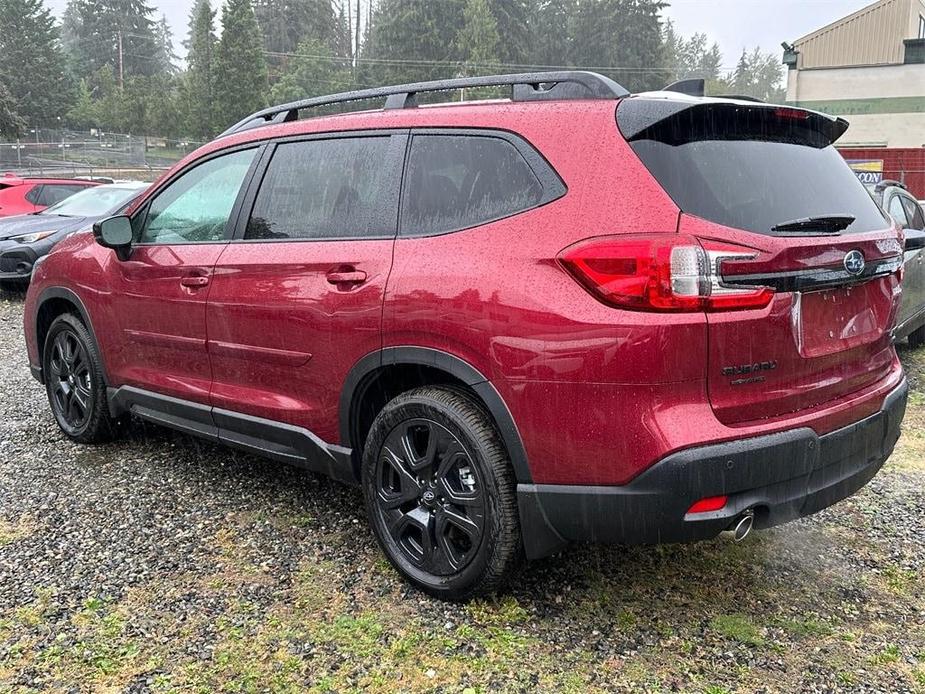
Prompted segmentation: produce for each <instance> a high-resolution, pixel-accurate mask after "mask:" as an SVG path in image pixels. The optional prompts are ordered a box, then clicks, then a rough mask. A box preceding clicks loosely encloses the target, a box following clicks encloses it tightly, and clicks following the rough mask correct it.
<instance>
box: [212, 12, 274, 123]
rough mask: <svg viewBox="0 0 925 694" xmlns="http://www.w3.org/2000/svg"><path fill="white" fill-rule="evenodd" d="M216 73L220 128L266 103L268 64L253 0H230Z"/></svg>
mask: <svg viewBox="0 0 925 694" xmlns="http://www.w3.org/2000/svg"><path fill="white" fill-rule="evenodd" d="M213 74H214V78H215V81H214V83H213V84H214V91H213V103H214V111H213V113H214V114H215V121H214V122H215V128H216V130H224V129H225V128H226V127H228V126H229V125H232V124H233V123H235V122H237V121H238V120H240V119H241V118H243V117H244V116H246V115H248V114H249V113H251V112H253V111H256V110H258V109H260V108H261V107H263V106H264V105H265V103H266V100H265V98H266V92H267V64H266V61H265V60H264V55H263V37H262V36H261V34H260V28H259V27H258V26H257V18H256V16H255V15H254V8H253V6H252V5H251V2H250V0H226V2H225V5H224V7H223V8H222V35H221V38H220V39H219V41H218V45H217V46H216V50H215V70H214V73H213Z"/></svg>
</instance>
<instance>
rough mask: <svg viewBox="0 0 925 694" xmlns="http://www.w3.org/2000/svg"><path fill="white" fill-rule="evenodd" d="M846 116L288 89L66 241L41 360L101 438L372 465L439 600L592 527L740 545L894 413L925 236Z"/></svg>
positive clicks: (361, 475)
mask: <svg viewBox="0 0 925 694" xmlns="http://www.w3.org/2000/svg"><path fill="white" fill-rule="evenodd" d="M486 85H509V86H511V98H510V100H504V101H500V102H499V101H483V102H474V103H452V104H441V105H433V106H420V107H418V106H417V104H416V95H417V94H419V93H421V92H425V91H435V90H447V89H451V88H460V87H467V88H474V87H482V86H486ZM370 98H385V99H386V101H385V106H384V108H382V109H381V110H374V111H364V112H354V113H347V114H341V115H334V116H325V117H318V118H303V119H301V120H300V119H299V116H300V112H301V113H302V115H306V112H308V111H309V109H311V108H312V107H315V106H319V105H330V104H339V103H343V102H349V101H354V100H359V99H370ZM846 128H847V123H846V122H845V121H843V120H841V119H837V118H833V117H830V116H827V115H823V114H821V113H815V112H812V111H806V110H802V109H795V108H789V107H787V108H785V107H778V106H773V105H767V104H763V103H755V102H750V101H745V100H735V99H722V98H703V97H698V96H689V95H685V94H682V93H677V92H672V91H664V92H655V93H646V94H637V95H629V94H628V93H627V92H626V90H624V89H622V88H621V87H620V86H619V85H617V84H616V83H614V82H612V81H611V80H609V79H607V78H604V77H601V76H599V75H595V74H592V73H581V72H564V73H542V74H531V75H507V76H501V77H486V78H474V79H462V80H450V81H447V82H438V83H424V84H416V85H405V86H402V87H391V88H382V89H374V90H367V91H364V92H355V93H350V94H346V95H336V96H333V97H324V98H319V99H312V100H307V101H303V102H297V103H294V104H287V105H285V106H280V107H275V108H271V109H267V110H265V111H263V112H260V113H257V114H255V115H254V116H252V117H250V118H248V119H246V120H245V121H242V122H241V123H239V124H238V125H236V126H234V127H233V128H231V129H230V130H229V131H228V132H227V133H225V134H224V135H223V136H222V137H220V138H218V139H216V140H215V141H214V142H212V143H210V144H208V145H206V146H204V147H203V148H201V149H200V150H198V151H197V152H195V153H193V154H192V155H190V156H189V157H187V158H186V159H185V160H184V161H182V162H181V163H179V164H178V165H177V166H176V167H175V168H174V169H173V170H172V171H171V172H169V173H168V174H167V175H166V176H165V177H163V178H162V179H161V180H160V181H159V182H158V183H156V184H155V185H154V186H153V187H152V188H151V189H150V190H149V192H147V193H146V194H145V195H144V196H143V197H142V198H141V200H140V202H138V203H136V204H135V205H134V206H133V207H132V208H131V209H130V210H129V212H128V214H127V216H120V217H113V218H110V219H108V220H105V221H103V222H101V223H98V224H97V225H96V228H95V230H94V231H95V236H96V238H94V235H90V234H77V235H74V236H72V237H71V238H69V239H67V240H65V241H63V242H62V243H61V244H60V245H59V246H57V247H56V248H55V250H54V251H53V252H52V253H51V254H50V255H48V256H47V257H46V258H45V259H44V260H43V261H40V262H39V264H38V265H37V266H36V268H35V272H34V277H33V281H32V285H31V287H30V289H29V292H28V295H27V300H26V311H25V331H26V337H27V341H28V348H29V358H30V361H31V364H32V371H33V374H34V375H35V376H36V378H38V379H39V380H41V381H42V382H44V383H45V385H46V388H47V391H48V398H49V401H50V403H51V409H52V412H53V413H54V416H55V419H56V420H57V422H58V424H59V426H60V427H61V429H62V430H63V431H64V432H65V433H66V434H67V435H68V436H69V437H71V438H72V439H74V440H76V441H82V442H97V441H102V440H105V439H106V438H107V437H109V436H110V435H112V433H113V432H114V431H115V430H116V429H117V428H118V422H119V420H120V419H121V418H122V417H124V416H126V415H127V414H134V415H136V416H138V417H141V418H144V419H147V420H150V421H152V422H156V423H158V424H163V425H166V426H170V427H174V428H177V429H179V430H181V431H184V432H188V433H191V434H196V435H199V436H202V437H205V438H207V439H211V440H213V441H220V442H224V443H226V444H228V445H231V446H235V447H237V448H242V449H245V450H248V451H254V452H257V453H260V454H262V455H266V456H268V457H270V458H274V459H276V460H280V461H283V462H287V463H294V464H297V465H302V466H305V467H307V468H309V469H311V470H316V471H321V472H324V473H326V474H328V475H331V476H332V477H334V478H337V479H339V480H343V481H346V482H350V483H353V484H359V485H361V487H362V490H363V494H364V498H365V503H366V506H367V510H368V514H369V519H370V523H371V525H372V528H373V531H374V533H375V535H376V537H377V538H378V540H379V542H380V544H381V546H382V548H383V550H384V552H385V554H386V555H387V556H388V558H389V559H390V560H391V561H392V563H393V564H394V565H395V566H396V567H397V569H398V570H399V571H400V572H401V573H402V574H403V575H404V576H405V577H406V578H407V579H409V580H410V581H411V582H412V583H413V584H414V585H416V586H418V587H420V588H421V589H423V590H425V591H427V592H429V593H431V594H433V595H437V596H440V597H443V598H451V599H459V598H466V597H469V596H471V595H474V594H477V593H480V592H484V591H488V590H492V589H494V588H496V587H497V586H498V585H499V584H500V583H501V582H502V581H503V580H504V579H505V577H507V576H508V575H509V572H510V571H511V569H512V567H513V566H514V564H515V563H516V561H517V559H518V557H520V556H521V555H526V557H527V558H536V557H540V556H543V555H546V554H549V553H551V552H554V551H556V550H558V549H559V548H561V547H562V546H563V545H564V544H566V543H568V542H573V541H591V542H614V543H656V542H675V541H689V540H698V539H704V538H711V537H714V536H716V535H717V534H719V533H720V532H721V531H724V530H727V529H732V528H736V529H737V530H738V533H739V535H744V534H746V533H747V532H748V530H749V529H750V528H751V527H752V524H754V526H755V527H758V528H767V527H770V526H773V525H777V524H779V523H783V522H786V521H789V520H792V519H794V518H798V517H800V516H805V515H808V514H811V513H814V512H816V511H818V510H820V509H822V508H825V507H827V506H829V505H830V504H833V503H834V502H836V501H838V500H840V499H843V498H845V497H846V496H849V495H850V494H852V493H853V492H855V491H856V490H857V489H859V488H860V487H862V486H863V485H864V484H865V483H866V482H867V481H868V480H869V479H870V478H871V477H873V475H874V474H875V473H876V472H877V470H878V469H879V468H880V466H881V465H882V464H883V462H884V461H885V460H886V458H887V457H888V456H889V455H890V453H891V451H892V449H893V446H894V444H895V442H896V440H897V437H898V436H899V428H900V422H901V420H902V418H903V413H904V409H905V402H906V392H907V386H906V381H905V379H904V376H903V372H902V368H901V366H900V363H899V360H898V359H897V356H896V352H895V351H894V348H893V344H892V342H891V337H890V330H891V328H892V326H893V323H894V320H895V317H896V313H897V308H898V305H899V298H900V273H901V265H902V252H903V236H902V231H901V230H900V229H899V227H898V226H897V225H896V224H894V223H893V222H892V221H891V220H890V219H888V218H887V217H885V216H884V214H883V213H882V212H881V211H880V210H879V209H878V207H877V205H876V204H875V203H874V202H873V201H872V200H871V198H870V196H869V195H868V194H867V193H866V192H865V190H864V188H863V187H862V186H861V184H860V183H859V182H858V181H857V179H856V178H855V176H854V174H853V173H852V172H851V170H850V169H849V168H848V166H847V165H846V164H845V163H844V161H843V160H842V159H841V157H840V156H839V155H838V153H837V152H836V151H835V149H834V148H833V147H832V143H833V142H835V141H836V140H837V139H838V137H839V136H840V135H841V134H842V133H843V132H844V131H845V129H846Z"/></svg>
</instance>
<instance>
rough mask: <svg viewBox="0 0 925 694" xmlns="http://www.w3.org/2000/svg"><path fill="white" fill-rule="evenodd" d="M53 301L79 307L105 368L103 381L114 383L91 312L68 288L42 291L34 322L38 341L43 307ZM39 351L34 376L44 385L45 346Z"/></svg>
mask: <svg viewBox="0 0 925 694" xmlns="http://www.w3.org/2000/svg"><path fill="white" fill-rule="evenodd" d="M51 299H64V300H66V301H69V302H70V303H72V304H74V306H76V307H77V312H78V313H79V314H80V319H81V320H82V321H83V324H84V325H85V326H86V327H87V332H88V333H90V339H91V340H93V347H94V349H96V353H97V355H98V356H99V360H100V366H101V367H102V368H103V380H104V381H105V382H106V383H107V384H111V383H112V382H111V381H110V380H109V372H108V371H107V369H106V360H105V358H104V355H103V352H102V351H101V350H100V343H99V340H97V338H96V332H95V331H94V330H93V322H92V321H91V320H90V312H89V311H87V307H86V306H85V305H84V302H83V301H82V300H81V298H80V297H79V296H77V294H76V293H74V292H73V291H72V290H70V289H67V288H66V287H48V288H46V289H44V290H42V293H41V294H40V295H39V298H38V301H36V302H35V316H34V317H33V320H34V321H35V325H34V328H35V335H36V340H38V334H39V325H38V320H39V314H40V313H41V310H42V306H44V305H45V304H46V303H47V302H48V301H49V300H51ZM38 349H39V365H38V373H37V374H36V369H35V367H33V374H34V375H36V377H39V376H41V378H39V380H40V381H41V382H42V383H44V382H45V380H44V374H42V373H41V371H42V368H43V365H42V363H41V362H42V355H43V353H44V351H45V345H38Z"/></svg>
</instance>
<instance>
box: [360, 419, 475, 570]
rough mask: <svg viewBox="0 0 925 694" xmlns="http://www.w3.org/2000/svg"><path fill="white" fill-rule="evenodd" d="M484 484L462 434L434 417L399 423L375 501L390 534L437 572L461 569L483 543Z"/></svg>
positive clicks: (382, 460) (383, 460)
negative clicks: (457, 433)
mask: <svg viewBox="0 0 925 694" xmlns="http://www.w3.org/2000/svg"><path fill="white" fill-rule="evenodd" d="M483 486H484V485H483V484H482V483H481V481H480V480H479V474H478V471H477V470H476V468H475V466H474V465H473V463H472V460H471V459H470V457H469V454H468V453H467V452H466V449H465V448H464V447H463V445H462V444H461V443H460V442H459V439H457V438H456V436H454V435H453V433H452V432H451V431H450V430H449V429H447V428H446V427H445V426H443V425H441V424H439V423H437V422H435V421H433V420H430V419H422V418H415V419H409V420H406V421H404V422H402V423H401V424H399V425H398V426H397V427H395V428H394V429H393V430H392V431H391V432H390V433H389V435H388V436H387V437H386V439H385V443H384V444H383V446H382V453H381V454H380V455H379V458H378V462H377V466H376V502H377V505H378V511H379V513H380V514H381V516H382V519H383V523H384V525H385V526H386V527H387V528H388V531H389V535H390V536H391V537H392V540H393V541H394V542H395V544H396V545H397V546H398V547H400V548H401V550H402V551H403V552H404V553H405V556H406V557H407V558H408V560H409V561H411V562H412V563H413V564H414V565H415V566H417V567H419V568H421V569H423V570H424V571H426V572H427V573H429V574H433V575H435V576H449V575H451V574H454V573H456V572H458V571H460V570H461V569H463V568H464V567H465V566H466V565H468V564H469V562H471V561H472V557H473V556H474V554H475V552H476V551H477V550H478V548H479V546H480V545H481V543H482V536H483V533H484V530H485V498H484V494H483Z"/></svg>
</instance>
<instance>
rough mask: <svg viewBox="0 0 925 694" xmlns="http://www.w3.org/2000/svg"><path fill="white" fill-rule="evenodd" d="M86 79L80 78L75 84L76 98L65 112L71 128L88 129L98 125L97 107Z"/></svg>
mask: <svg viewBox="0 0 925 694" xmlns="http://www.w3.org/2000/svg"><path fill="white" fill-rule="evenodd" d="M98 106H99V105H98V103H97V101H96V99H94V98H93V92H92V91H91V90H90V85H89V84H88V82H87V80H85V79H82V80H80V82H79V83H78V85H77V98H76V99H75V100H74V105H73V106H72V107H71V110H70V111H68V113H67V122H68V125H70V126H71V127H72V128H79V129H84V130H89V129H90V128H95V127H98V126H99V120H100V116H99V107H98Z"/></svg>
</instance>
